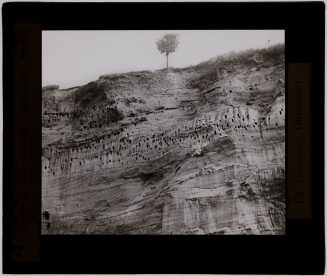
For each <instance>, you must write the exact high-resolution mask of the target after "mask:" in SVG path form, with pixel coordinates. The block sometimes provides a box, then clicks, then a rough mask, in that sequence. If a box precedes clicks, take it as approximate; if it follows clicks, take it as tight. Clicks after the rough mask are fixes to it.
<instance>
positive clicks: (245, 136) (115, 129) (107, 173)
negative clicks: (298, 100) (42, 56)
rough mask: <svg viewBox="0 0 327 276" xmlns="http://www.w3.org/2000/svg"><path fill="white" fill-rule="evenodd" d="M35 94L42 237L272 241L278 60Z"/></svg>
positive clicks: (277, 198) (279, 164) (223, 63)
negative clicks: (39, 121) (39, 102)
mask: <svg viewBox="0 0 327 276" xmlns="http://www.w3.org/2000/svg"><path fill="white" fill-rule="evenodd" d="M254 54H255V51H252V52H251V51H250V52H247V53H244V54H239V55H236V56H235V57H233V59H227V58H226V59H218V60H211V61H209V62H206V63H203V64H200V65H198V66H193V67H188V68H183V69H170V70H168V71H166V70H161V71H155V72H149V71H145V72H131V73H126V74H116V75H108V76H101V77H100V78H99V79H98V80H97V81H95V82H92V83H89V84H87V85H85V86H82V87H75V88H72V89H66V90H60V89H59V88H58V87H50V88H49V87H48V88H44V89H43V140H42V141H43V145H42V146H43V155H42V210H43V211H47V212H49V213H50V218H49V219H44V222H43V228H42V233H44V234H283V233H284V230H285V222H284V219H285V192H284V189H285V170H284V167H285V165H284V164H285V148H284V147H285V127H284V123H285V96H284V49H283V47H274V48H270V49H268V51H267V52H266V53H265V55H264V61H263V62H260V63H258V62H256V61H255V60H254V59H253V55H254Z"/></svg>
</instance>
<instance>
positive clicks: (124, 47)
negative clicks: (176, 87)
mask: <svg viewBox="0 0 327 276" xmlns="http://www.w3.org/2000/svg"><path fill="white" fill-rule="evenodd" d="M166 33H175V34H179V35H180V36H179V46H178V48H177V50H176V52H175V53H173V54H171V55H170V56H169V66H171V67H185V66H189V65H195V64H198V63H200V62H202V61H206V60H208V59H210V58H213V57H215V56H217V55H220V54H224V53H227V52H230V51H236V52H237V51H242V50H246V49H250V48H264V47H267V46H268V40H270V42H269V46H271V45H274V44H277V43H284V30H231V31H230V30H213V31H211V30H196V31H193V30H191V31H189V30H187V31H186V30H173V31H172V30H169V31H163V30H160V31H43V32H42V86H46V85H49V84H57V85H59V86H60V88H68V87H73V86H79V85H84V84H87V83H88V82H90V81H94V80H97V79H98V78H99V76H100V75H105V74H114V73H123V72H129V71H140V70H157V69H162V68H165V66H166V57H165V55H164V54H160V52H159V51H158V50H157V48H156V41H157V40H158V39H160V38H161V37H162V36H163V35H164V34H166Z"/></svg>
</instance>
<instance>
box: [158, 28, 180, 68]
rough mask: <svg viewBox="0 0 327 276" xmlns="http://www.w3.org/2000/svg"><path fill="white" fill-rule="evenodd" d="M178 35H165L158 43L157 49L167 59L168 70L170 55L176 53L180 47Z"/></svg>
mask: <svg viewBox="0 0 327 276" xmlns="http://www.w3.org/2000/svg"><path fill="white" fill-rule="evenodd" d="M178 43H179V42H178V35H177V34H165V35H164V36H163V38H161V39H159V40H158V41H157V49H158V50H159V52H160V53H161V54H163V53H164V54H165V55H166V57H167V69H168V55H169V54H170V53H173V52H175V51H176V49H177V46H178Z"/></svg>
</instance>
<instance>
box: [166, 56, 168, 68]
mask: <svg viewBox="0 0 327 276" xmlns="http://www.w3.org/2000/svg"><path fill="white" fill-rule="evenodd" d="M166 56H167V69H168V54H166Z"/></svg>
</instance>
